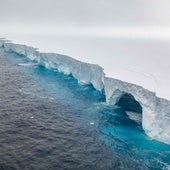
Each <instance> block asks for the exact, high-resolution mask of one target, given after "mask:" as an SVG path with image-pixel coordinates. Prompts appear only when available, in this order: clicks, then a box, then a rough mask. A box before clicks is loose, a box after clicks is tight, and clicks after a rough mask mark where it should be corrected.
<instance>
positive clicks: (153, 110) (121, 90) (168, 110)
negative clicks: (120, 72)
mask: <svg viewBox="0 0 170 170" xmlns="http://www.w3.org/2000/svg"><path fill="white" fill-rule="evenodd" d="M104 88H105V93H106V101H107V103H108V104H111V105H114V104H116V103H117V102H118V101H119V99H120V98H121V96H122V95H123V94H126V93H130V94H131V95H133V97H134V98H135V100H136V101H138V102H139V103H140V105H141V106H142V127H143V129H144V130H145V132H146V134H147V135H148V136H150V137H151V138H153V139H156V140H159V141H162V142H164V143H167V144H170V101H168V100H165V99H161V98H158V97H156V94H155V93H153V92H150V91H148V90H146V89H144V88H143V87H141V86H137V85H135V84H130V83H127V82H123V81H120V80H116V79H113V78H107V77H105V78H104Z"/></svg>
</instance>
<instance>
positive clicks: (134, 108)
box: [116, 93, 142, 114]
mask: <svg viewBox="0 0 170 170" xmlns="http://www.w3.org/2000/svg"><path fill="white" fill-rule="evenodd" d="M116 105H118V106H121V107H122V108H123V109H124V110H125V111H131V112H135V113H140V114H141V113H142V106H141V105H140V103H139V102H138V101H136V100H135V98H134V96H133V95H131V94H130V93H123V94H122V95H120V96H119V97H118V101H117V103H116Z"/></svg>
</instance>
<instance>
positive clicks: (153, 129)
mask: <svg viewBox="0 0 170 170" xmlns="http://www.w3.org/2000/svg"><path fill="white" fill-rule="evenodd" d="M0 47H3V48H4V50H5V51H7V52H14V53H17V54H19V55H23V56H26V57H28V58H29V59H31V60H34V61H36V62H37V63H38V64H40V65H42V66H44V67H46V68H47V69H56V70H58V71H59V72H63V73H64V74H71V75H72V76H73V77H74V78H76V79H77V80H78V81H79V83H83V84H92V85H93V87H94V88H95V89H96V90H99V91H100V92H102V93H104V94H105V96H106V102H107V104H109V105H115V104H116V103H117V102H118V101H119V99H120V98H121V96H122V95H123V94H126V93H128V94H131V95H132V96H133V97H134V98H135V100H136V101H138V102H139V103H140V105H141V106H142V127H143V129H144V130H145V133H146V134H147V135H148V136H150V137H151V138H153V139H156V140H158V141H161V142H164V143H167V144H170V101H169V100H166V99H163V98H159V97H157V96H156V93H154V92H152V91H149V90H147V89H145V88H143V87H141V86H138V85H135V84H132V83H127V82H124V81H121V80H117V79H114V78H108V77H105V73H104V71H103V68H102V67H100V66H98V65H95V64H89V63H84V62H81V61H78V60H76V59H73V58H71V57H69V56H65V55H61V54H56V53H41V52H39V51H37V49H36V48H34V47H29V46H26V45H21V44H15V43H11V42H6V41H4V40H2V39H0Z"/></svg>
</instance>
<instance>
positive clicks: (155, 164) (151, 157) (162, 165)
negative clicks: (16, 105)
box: [1, 49, 170, 170]
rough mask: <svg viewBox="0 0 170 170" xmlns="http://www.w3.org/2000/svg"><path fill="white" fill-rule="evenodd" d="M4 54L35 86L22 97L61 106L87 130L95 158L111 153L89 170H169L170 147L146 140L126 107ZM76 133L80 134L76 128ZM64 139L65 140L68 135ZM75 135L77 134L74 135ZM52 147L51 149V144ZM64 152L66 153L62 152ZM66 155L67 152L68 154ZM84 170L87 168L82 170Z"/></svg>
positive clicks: (18, 57)
mask: <svg viewBox="0 0 170 170" xmlns="http://www.w3.org/2000/svg"><path fill="white" fill-rule="evenodd" d="M1 53H2V54H3V55H5V57H6V60H9V61H10V62H11V66H13V67H15V68H16V69H17V70H18V71H19V72H20V73H21V74H24V76H26V77H28V78H29V80H30V81H33V82H34V83H33V84H31V85H30V86H28V87H22V88H20V89H19V91H20V93H21V94H22V95H25V96H34V97H35V98H40V99H44V100H45V101H46V103H47V104H48V103H50V102H53V103H55V102H57V104H60V105H62V106H63V107H62V109H67V110H69V112H70V114H69V116H74V119H78V120H79V125H78V126H77V130H79V129H81V128H80V127H83V129H84V130H85V129H86V130H87V131H86V130H85V131H84V133H83V135H84V136H83V138H84V140H86V143H87V146H88V147H89V148H92V149H91V152H94V151H95V152H94V153H93V157H94V158H95V157H97V155H98V154H101V155H102V154H103V155H105V154H106V155H107V153H109V152H110V151H111V153H109V158H107V160H105V159H106V158H103V157H102V158H100V161H99V162H97V163H96V162H95V161H94V162H90V159H91V157H90V156H89V165H91V166H89V168H87V167H86V169H95V167H97V169H99V170H100V169H106V170H107V169H166V168H167V167H168V165H170V146H169V145H166V144H163V143H160V142H157V141H155V140H152V139H150V138H149V137H148V136H146V135H145V133H144V131H143V130H142V127H141V122H135V121H134V120H131V119H130V118H129V117H128V116H127V114H126V112H125V111H124V109H123V106H122V107H118V106H108V105H106V104H105V96H104V95H103V94H101V93H100V92H99V91H97V90H95V89H94V88H93V87H92V86H91V85H79V84H78V82H77V80H76V79H74V78H73V77H72V76H66V75H64V74H62V73H59V72H57V70H47V69H46V68H44V67H42V66H39V65H36V63H34V62H31V61H30V60H29V59H27V58H25V57H23V56H19V55H16V54H14V53H4V52H3V50H2V49H1ZM20 64H21V65H20ZM22 64H27V65H22ZM40 89H44V90H40ZM39 109H40V111H41V109H42V114H43V108H39ZM55 109H56V112H59V113H60V112H63V111H64V110H61V108H60V109H59V110H57V108H55ZM55 109H54V110H55ZM62 116H63V117H61V118H60V122H61V124H62V121H65V118H66V117H65V116H68V115H67V114H63V115H62ZM47 117H48V116H47ZM53 123H54V122H53ZM66 124H67V123H66ZM54 126H56V125H54ZM60 126H62V125H60ZM69 127H70V124H69V123H68V126H65V127H64V128H66V129H68V130H69ZM74 130H76V126H75V129H74ZM73 133H74V132H73ZM89 133H90V136H91V137H94V138H95V141H93V142H95V143H99V145H100V144H101V145H102V146H103V147H104V149H102V151H101V150H100V149H101V148H95V147H97V146H98V145H97V146H96V145H94V143H93V142H92V141H91V140H89V136H88V135H89ZM87 134H88V135H87ZM62 135H63V138H64V135H65V133H63V134H62ZM71 135H73V134H72V133H71V131H70V136H71ZM90 139H91V138H90ZM52 140H56V139H52ZM69 142H70V141H69ZM66 143H67V141H66ZM48 144H49V145H50V142H49V143H48ZM48 144H47V145H48ZM80 144H81V143H80ZM56 145H61V141H58V143H56ZM66 145H67V144H66ZM77 145H79V142H77ZM87 146H86V147H87ZM77 147H80V146H77ZM83 147H84V145H83V144H81V148H83ZM95 149H98V150H95ZM70 150H71V148H70ZM108 150H109V151H108ZM60 152H63V151H62V150H61V151H60ZM66 152H67V151H64V153H66ZM68 152H69V151H68ZM77 154H78V153H77ZM110 154H111V155H110ZM53 157H55V155H53ZM78 157H80V158H81V159H80V162H82V164H83V157H81V156H80V155H79V154H78ZM14 159H15V158H14ZM73 159H74V158H73ZM113 160H114V161H115V162H117V163H114V165H113V164H110V163H108V162H109V161H110V162H114V161H113ZM105 162H106V163H105ZM59 164H60V163H59ZM96 164H98V165H99V166H97V165H96ZM62 165H64V163H63V162H61V165H60V167H61V168H56V167H53V168H52V169H64V168H62ZM108 165H109V166H108ZM84 168H85V166H84V167H83V168H79V169H84ZM35 169H36V168H35ZM42 169H43V168H42ZM66 169H75V167H74V164H72V162H70V164H69V166H68V167H67V168H66Z"/></svg>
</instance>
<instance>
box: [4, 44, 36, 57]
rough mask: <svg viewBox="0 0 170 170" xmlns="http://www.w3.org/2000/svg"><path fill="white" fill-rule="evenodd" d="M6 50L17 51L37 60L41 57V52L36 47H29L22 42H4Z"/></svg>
mask: <svg viewBox="0 0 170 170" xmlns="http://www.w3.org/2000/svg"><path fill="white" fill-rule="evenodd" d="M4 48H5V51H8V52H9V51H11V52H15V53H17V54H19V55H23V56H27V57H28V58H29V59H31V60H37V58H38V57H39V52H38V51H37V50H36V48H33V47H29V46H26V45H21V44H14V43H4Z"/></svg>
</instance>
